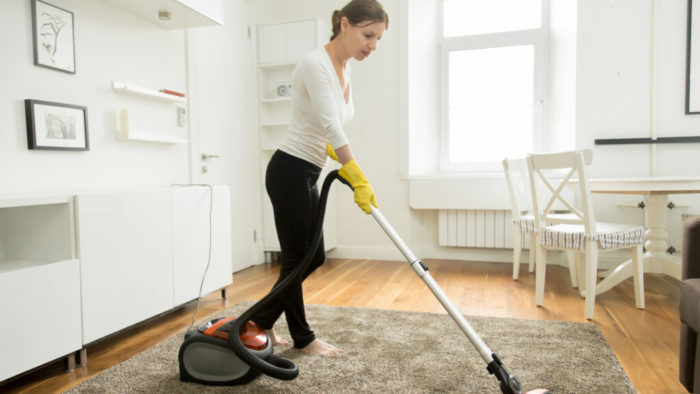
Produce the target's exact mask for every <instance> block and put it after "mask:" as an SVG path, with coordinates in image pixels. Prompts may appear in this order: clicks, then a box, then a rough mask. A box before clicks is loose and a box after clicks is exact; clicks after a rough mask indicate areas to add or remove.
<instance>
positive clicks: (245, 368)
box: [178, 316, 273, 385]
mask: <svg viewBox="0 0 700 394" xmlns="http://www.w3.org/2000/svg"><path fill="white" fill-rule="evenodd" d="M235 320H236V318H235V317H232V316H229V317H219V318H215V319H212V320H210V321H208V322H206V323H203V324H202V325H200V326H199V327H198V328H197V329H195V330H190V331H188V332H187V333H186V334H185V341H184V343H183V344H182V346H181V347H180V352H179V355H178V361H179V364H180V380H181V381H183V382H196V383H206V384H210V385H211V384H214V385H238V384H245V383H248V382H250V381H251V380H253V379H255V378H256V377H257V376H258V375H260V372H259V371H257V370H255V369H253V368H251V367H250V366H249V365H248V364H246V363H245V362H243V361H241V360H240V359H239V358H238V356H236V354H235V353H234V352H233V350H231V348H230V347H229V344H228V343H229V342H228V338H229V336H230V335H231V332H230V331H231V327H232V326H233V323H234V322H235ZM238 335H239V338H240V340H241V342H242V343H243V345H244V346H245V347H246V348H247V349H248V351H250V352H252V353H254V354H256V355H257V356H258V357H260V358H262V359H267V358H268V357H269V356H271V355H272V353H273V352H272V341H271V340H270V337H269V336H268V335H267V334H266V333H265V331H264V330H263V329H262V327H260V326H259V325H257V324H255V323H253V322H251V321H248V322H247V323H246V324H245V325H244V326H243V327H242V328H241V330H240V332H239V333H238Z"/></svg>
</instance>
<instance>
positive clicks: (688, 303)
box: [679, 278, 700, 332]
mask: <svg viewBox="0 0 700 394" xmlns="http://www.w3.org/2000/svg"><path fill="white" fill-rule="evenodd" d="M679 313H680V318H681V321H682V322H684V323H685V324H687V325H688V326H690V328H692V329H693V331H695V332H698V331H700V330H698V329H699V328H700V327H698V326H700V324H698V321H700V278H692V279H686V280H684V281H681V285H680V305H679Z"/></svg>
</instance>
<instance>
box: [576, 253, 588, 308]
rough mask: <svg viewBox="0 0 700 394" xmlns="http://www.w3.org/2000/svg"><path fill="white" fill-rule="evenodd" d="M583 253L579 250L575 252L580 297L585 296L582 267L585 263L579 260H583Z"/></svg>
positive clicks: (584, 276) (584, 275)
mask: <svg viewBox="0 0 700 394" xmlns="http://www.w3.org/2000/svg"><path fill="white" fill-rule="evenodd" d="M585 256H586V254H585V253H582V252H581V251H578V252H576V256H575V258H576V277H577V278H578V293H579V295H580V296H581V297H585V296H586V273H585V271H584V269H583V264H585V261H584V262H582V261H581V260H582V259H583V260H585Z"/></svg>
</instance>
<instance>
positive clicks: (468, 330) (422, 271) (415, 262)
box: [370, 206, 493, 364]
mask: <svg viewBox="0 0 700 394" xmlns="http://www.w3.org/2000/svg"><path fill="white" fill-rule="evenodd" d="M370 210H371V212H372V216H374V219H375V220H376V221H377V223H379V225H380V226H381V227H382V229H383V230H384V232H385V233H386V234H387V235H388V236H389V238H391V240H392V241H393V242H394V244H395V245H396V246H397V247H398V248H399V250H401V253H403V255H404V257H406V260H408V262H409V263H411V268H413V270H414V271H415V272H416V273H417V274H418V276H419V277H420V278H421V279H422V280H423V282H424V283H425V284H426V285H427V286H428V288H429V289H430V291H431V292H432V293H433V294H434V295H435V297H436V298H437V299H438V301H440V304H442V306H443V308H445V310H446V311H447V313H449V315H450V316H451V317H452V320H454V321H455V323H457V325H458V326H459V328H460V329H461V330H462V332H464V334H465V335H466V336H467V338H469V341H470V342H471V343H472V345H474V347H475V348H476V350H477V351H479V354H480V355H481V358H482V359H483V360H484V361H485V362H486V363H487V364H489V363H491V362H492V361H493V357H492V355H493V352H492V351H491V349H489V347H488V346H487V345H486V343H485V342H484V341H483V340H482V339H481V337H480V336H479V334H477V332H476V331H475V330H474V329H473V328H472V326H471V325H470V324H469V322H467V320H466V319H465V318H464V316H463V315H462V314H461V313H460V312H459V310H458V309H457V308H456V307H455V306H454V304H452V301H450V299H449V298H447V295H446V294H445V293H444V292H443V291H442V289H441V288H440V286H439V285H438V284H437V282H435V279H433V277H432V275H430V272H428V269H427V268H426V267H425V265H424V264H423V262H421V261H420V260H419V259H418V258H417V257H416V255H415V254H413V252H412V251H411V250H410V249H409V248H408V246H407V245H406V243H405V242H404V241H403V240H402V239H401V237H400V236H399V234H398V233H397V232H396V230H394V228H393V227H392V226H391V224H390V223H389V221H388V220H386V218H385V217H384V215H382V212H381V211H380V210H379V209H378V208H375V207H373V206H370Z"/></svg>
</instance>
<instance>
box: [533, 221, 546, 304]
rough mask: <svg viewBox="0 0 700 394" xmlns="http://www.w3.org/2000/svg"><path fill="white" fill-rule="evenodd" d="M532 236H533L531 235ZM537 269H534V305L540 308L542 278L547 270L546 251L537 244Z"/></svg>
mask: <svg viewBox="0 0 700 394" xmlns="http://www.w3.org/2000/svg"><path fill="white" fill-rule="evenodd" d="M533 235H534V234H533ZM536 248H537V252H536V257H537V267H536V268H535V305H537V306H542V301H543V300H544V278H545V275H544V274H545V270H546V269H547V268H546V267H547V249H545V248H543V247H542V246H540V244H539V242H538V243H537V246H536Z"/></svg>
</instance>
